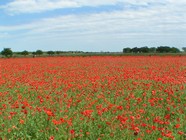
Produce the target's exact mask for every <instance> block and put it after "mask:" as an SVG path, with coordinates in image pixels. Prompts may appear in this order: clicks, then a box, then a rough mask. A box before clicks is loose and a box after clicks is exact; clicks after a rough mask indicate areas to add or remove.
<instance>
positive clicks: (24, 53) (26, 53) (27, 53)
mask: <svg viewBox="0 0 186 140" xmlns="http://www.w3.org/2000/svg"><path fill="white" fill-rule="evenodd" d="M21 55H24V56H26V55H29V52H28V51H26V50H24V51H22V52H21Z"/></svg>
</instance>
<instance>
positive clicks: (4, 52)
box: [1, 48, 13, 57]
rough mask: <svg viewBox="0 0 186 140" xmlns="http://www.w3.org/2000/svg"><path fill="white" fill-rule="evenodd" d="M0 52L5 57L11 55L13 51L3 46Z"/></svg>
mask: <svg viewBox="0 0 186 140" xmlns="http://www.w3.org/2000/svg"><path fill="white" fill-rule="evenodd" d="M1 54H2V55H4V56H5V57H12V55H13V52H12V50H11V49H10V48H4V50H2V51H1Z"/></svg>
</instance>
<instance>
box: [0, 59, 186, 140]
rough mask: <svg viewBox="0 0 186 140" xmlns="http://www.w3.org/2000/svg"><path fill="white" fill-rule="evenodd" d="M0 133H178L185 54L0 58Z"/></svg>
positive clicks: (121, 137)
mask: <svg viewBox="0 0 186 140" xmlns="http://www.w3.org/2000/svg"><path fill="white" fill-rule="evenodd" d="M0 71H1V75H0V140H9V139H10V140H27V139H28V140H34V139H35V140H63V139H64V140H72V139H83V140H171V139H172V140H184V139H186V121H185V120H186V57H185V56H181V57H180V56H91V57H80V56H79V57H78V56H76V57H45V58H42V57H41V58H10V59H0Z"/></svg>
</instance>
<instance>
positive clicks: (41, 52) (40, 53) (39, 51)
mask: <svg viewBox="0 0 186 140" xmlns="http://www.w3.org/2000/svg"><path fill="white" fill-rule="evenodd" d="M35 54H36V55H42V54H43V51H42V50H37V51H36V53H35Z"/></svg>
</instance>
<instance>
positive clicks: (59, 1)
mask: <svg viewBox="0 0 186 140" xmlns="http://www.w3.org/2000/svg"><path fill="white" fill-rule="evenodd" d="M173 2H174V1H173ZM118 3H119V4H123V5H128V4H129V5H137V6H138V5H148V4H149V3H165V1H164V2H162V0H14V1H12V2H9V3H8V4H6V5H4V6H1V7H0V8H1V9H4V10H5V11H6V12H7V13H9V14H12V15H13V14H21V13H39V12H44V11H50V10H55V9H62V8H77V7H83V6H91V7H95V6H101V5H115V4H118Z"/></svg>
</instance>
